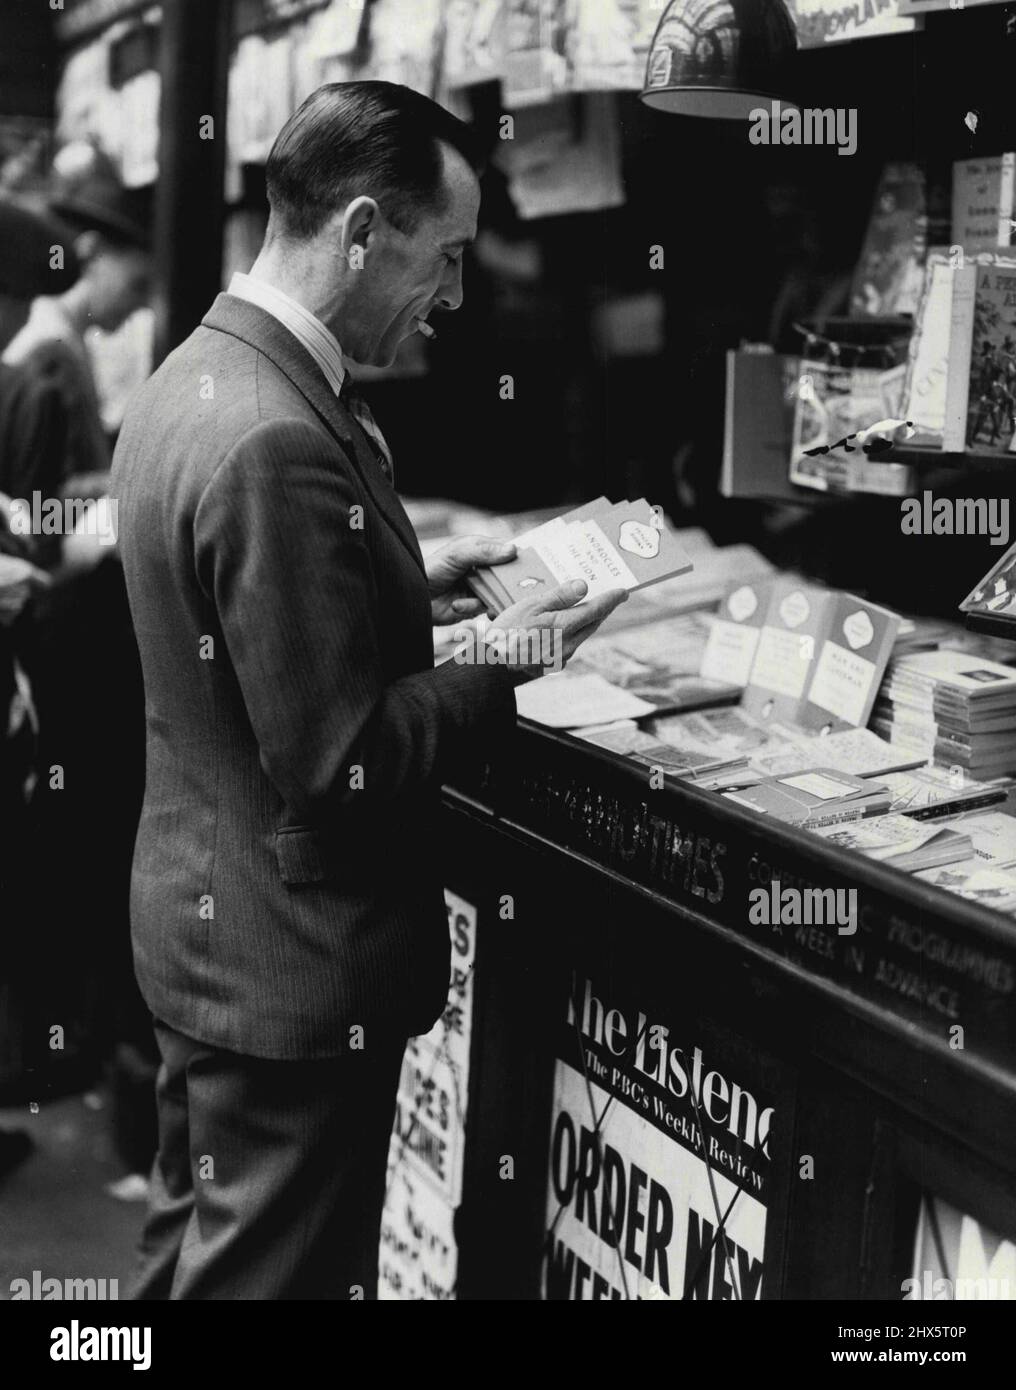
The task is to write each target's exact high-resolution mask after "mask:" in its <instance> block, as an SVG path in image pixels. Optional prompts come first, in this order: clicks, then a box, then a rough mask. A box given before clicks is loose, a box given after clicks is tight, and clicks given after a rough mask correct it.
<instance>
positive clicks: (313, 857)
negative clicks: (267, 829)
mask: <svg viewBox="0 0 1016 1390" xmlns="http://www.w3.org/2000/svg"><path fill="white" fill-rule="evenodd" d="M275 857H276V859H277V860H278V862H279V875H280V877H281V878H282V881H283V883H322V882H324V880H325V879H327V878H329V877H330V875H329V872H328V867H327V865H326V864H325V860H324V856H323V854H322V853H321V842H320V840H319V839H318V832H317V831H316V830H314V829H313V828H312V827H310V826H303V825H293V826H286V827H285V828H284V829H283V830H277V831H276V832H275Z"/></svg>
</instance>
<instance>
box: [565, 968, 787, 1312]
mask: <svg viewBox="0 0 1016 1390" xmlns="http://www.w3.org/2000/svg"><path fill="white" fill-rule="evenodd" d="M745 1065H746V1064H745V1060H744V1056H743V1053H742V1055H739V1056H735V1055H734V1054H733V1052H732V1053H731V1055H730V1056H727V1055H723V1053H722V1052H721V1051H720V1050H719V1045H718V1043H717V1041H716V1039H715V1038H714V1037H712V1036H710V1037H708V1038H707V1037H706V1036H705V1035H703V1036H699V1030H698V1028H697V1026H696V1024H695V1021H694V1020H691V1019H680V1018H667V1019H663V1018H659V1017H657V1016H656V1015H655V1014H654V1013H653V1012H652V1011H649V1012H645V1011H643V1009H642V1008H640V1007H639V1006H638V1003H637V1002H635V1001H633V1000H632V999H630V998H628V997H625V996H624V995H621V994H618V993H616V992H615V991H613V990H612V989H611V988H610V986H609V982H603V983H601V982H599V981H594V980H592V979H589V978H584V977H583V976H582V975H581V974H575V975H573V978H572V993H571V998H570V999H569V1000H568V1001H567V1022H566V1026H565V1027H564V1028H563V1029H562V1030H561V1034H560V1043H559V1053H558V1058H557V1062H556V1073H555V1082H554V1102H553V1111H552V1120H551V1141H550V1160H549V1174H548V1183H547V1210H546V1241H545V1249H544V1265H543V1289H542V1293H543V1297H544V1298H545V1299H553V1300H556V1299H570V1300H599V1299H625V1298H630V1299H664V1300H674V1299H683V1298H685V1297H687V1298H690V1299H710V1300H712V1299H716V1300H720V1299H747V1300H755V1299H758V1298H760V1297H761V1293H762V1281H763V1256H764V1247H765V1234H766V1211H767V1204H768V1200H769V1192H768V1188H769V1180H770V1155H769V1135H770V1127H771V1124H772V1121H773V1118H774V1115H775V1112H776V1106H775V1105H774V1104H773V1099H772V1097H771V1096H770V1095H769V1094H768V1093H767V1091H765V1090H764V1089H763V1087H764V1085H765V1083H764V1082H763V1081H761V1079H760V1078H759V1077H755V1076H752V1075H746V1074H745Z"/></svg>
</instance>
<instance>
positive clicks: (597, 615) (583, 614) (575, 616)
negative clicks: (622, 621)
mask: <svg viewBox="0 0 1016 1390" xmlns="http://www.w3.org/2000/svg"><path fill="white" fill-rule="evenodd" d="M627 597H628V590H627V589H609V590H608V591H607V593H605V594H598V595H597V597H596V598H591V599H588V600H587V601H586V602H585V603H583V604H580V605H579V606H578V607H577V608H573V609H572V610H571V612H570V613H566V614H565V615H564V617H563V618H562V620H561V621H562V625H563V626H564V627H565V628H566V629H567V630H568V631H569V632H576V631H580V630H581V629H583V628H587V627H598V626H599V624H600V623H602V622H603V620H604V618H606V617H609V615H610V614H611V613H613V611H614V609H615V608H617V607H618V605H619V604H621V603H624V602H625V600H626V599H627Z"/></svg>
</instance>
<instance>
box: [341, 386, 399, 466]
mask: <svg viewBox="0 0 1016 1390" xmlns="http://www.w3.org/2000/svg"><path fill="white" fill-rule="evenodd" d="M339 400H340V401H341V402H342V404H343V405H344V406H345V407H346V409H347V410H348V411H349V413H350V415H352V417H353V419H354V420H355V421H356V423H357V424H358V425H359V426H360V428H361V429H362V430H363V432H364V434H365V435H366V436H367V438H368V439H369V440H371V442H372V443H373V444H374V446H375V449H374V452H375V454H376V455H377V461H378V465H379V467H380V469H381V472H382V473H383V474H384V475H385V477H386V478H387V479H388V481H389V482H390V483H391V484H392V486H393V487H394V486H395V472H394V469H393V467H392V451H391V449H389V447H388V442H387V440H386V439H385V437H384V435H383V434H382V433H381V428H380V426H379V425H378V422H377V421H376V420H375V419H374V415H373V412H372V411H371V408H370V406H369V405H368V404H367V402H366V401H365V400H364V398H363V397H362V396H361V395H360V392H359V391H358V390H357V388H356V386H355V385H354V384H353V378H352V377H351V376H350V375H349V373H348V372H347V373H346V375H345V377H344V378H343V382H342V390H341V391H340V392H339Z"/></svg>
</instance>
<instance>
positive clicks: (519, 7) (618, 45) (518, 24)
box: [504, 0, 663, 110]
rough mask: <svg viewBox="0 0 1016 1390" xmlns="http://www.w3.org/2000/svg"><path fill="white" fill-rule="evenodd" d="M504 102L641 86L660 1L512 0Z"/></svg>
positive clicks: (529, 101) (508, 2)
mask: <svg viewBox="0 0 1016 1390" xmlns="http://www.w3.org/2000/svg"><path fill="white" fill-rule="evenodd" d="M506 5H507V9H506V16H505V17H506V29H505V34H506V47H507V53H506V55H505V66H504V93H505V105H506V107H507V108H508V109H509V110H515V109H517V108H518V107H521V106H527V105H533V104H535V103H539V102H543V101H549V100H551V99H552V98H553V97H555V96H561V95H563V94H565V93H567V92H596V91H638V90H639V89H640V88H641V86H642V81H643V78H644V76H645V71H646V59H647V57H648V55H649V46H650V44H651V42H652V37H653V34H654V32H655V29H656V25H657V24H658V23H659V20H660V16H661V15H662V13H663V5H662V4H660V3H658V0H506Z"/></svg>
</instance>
